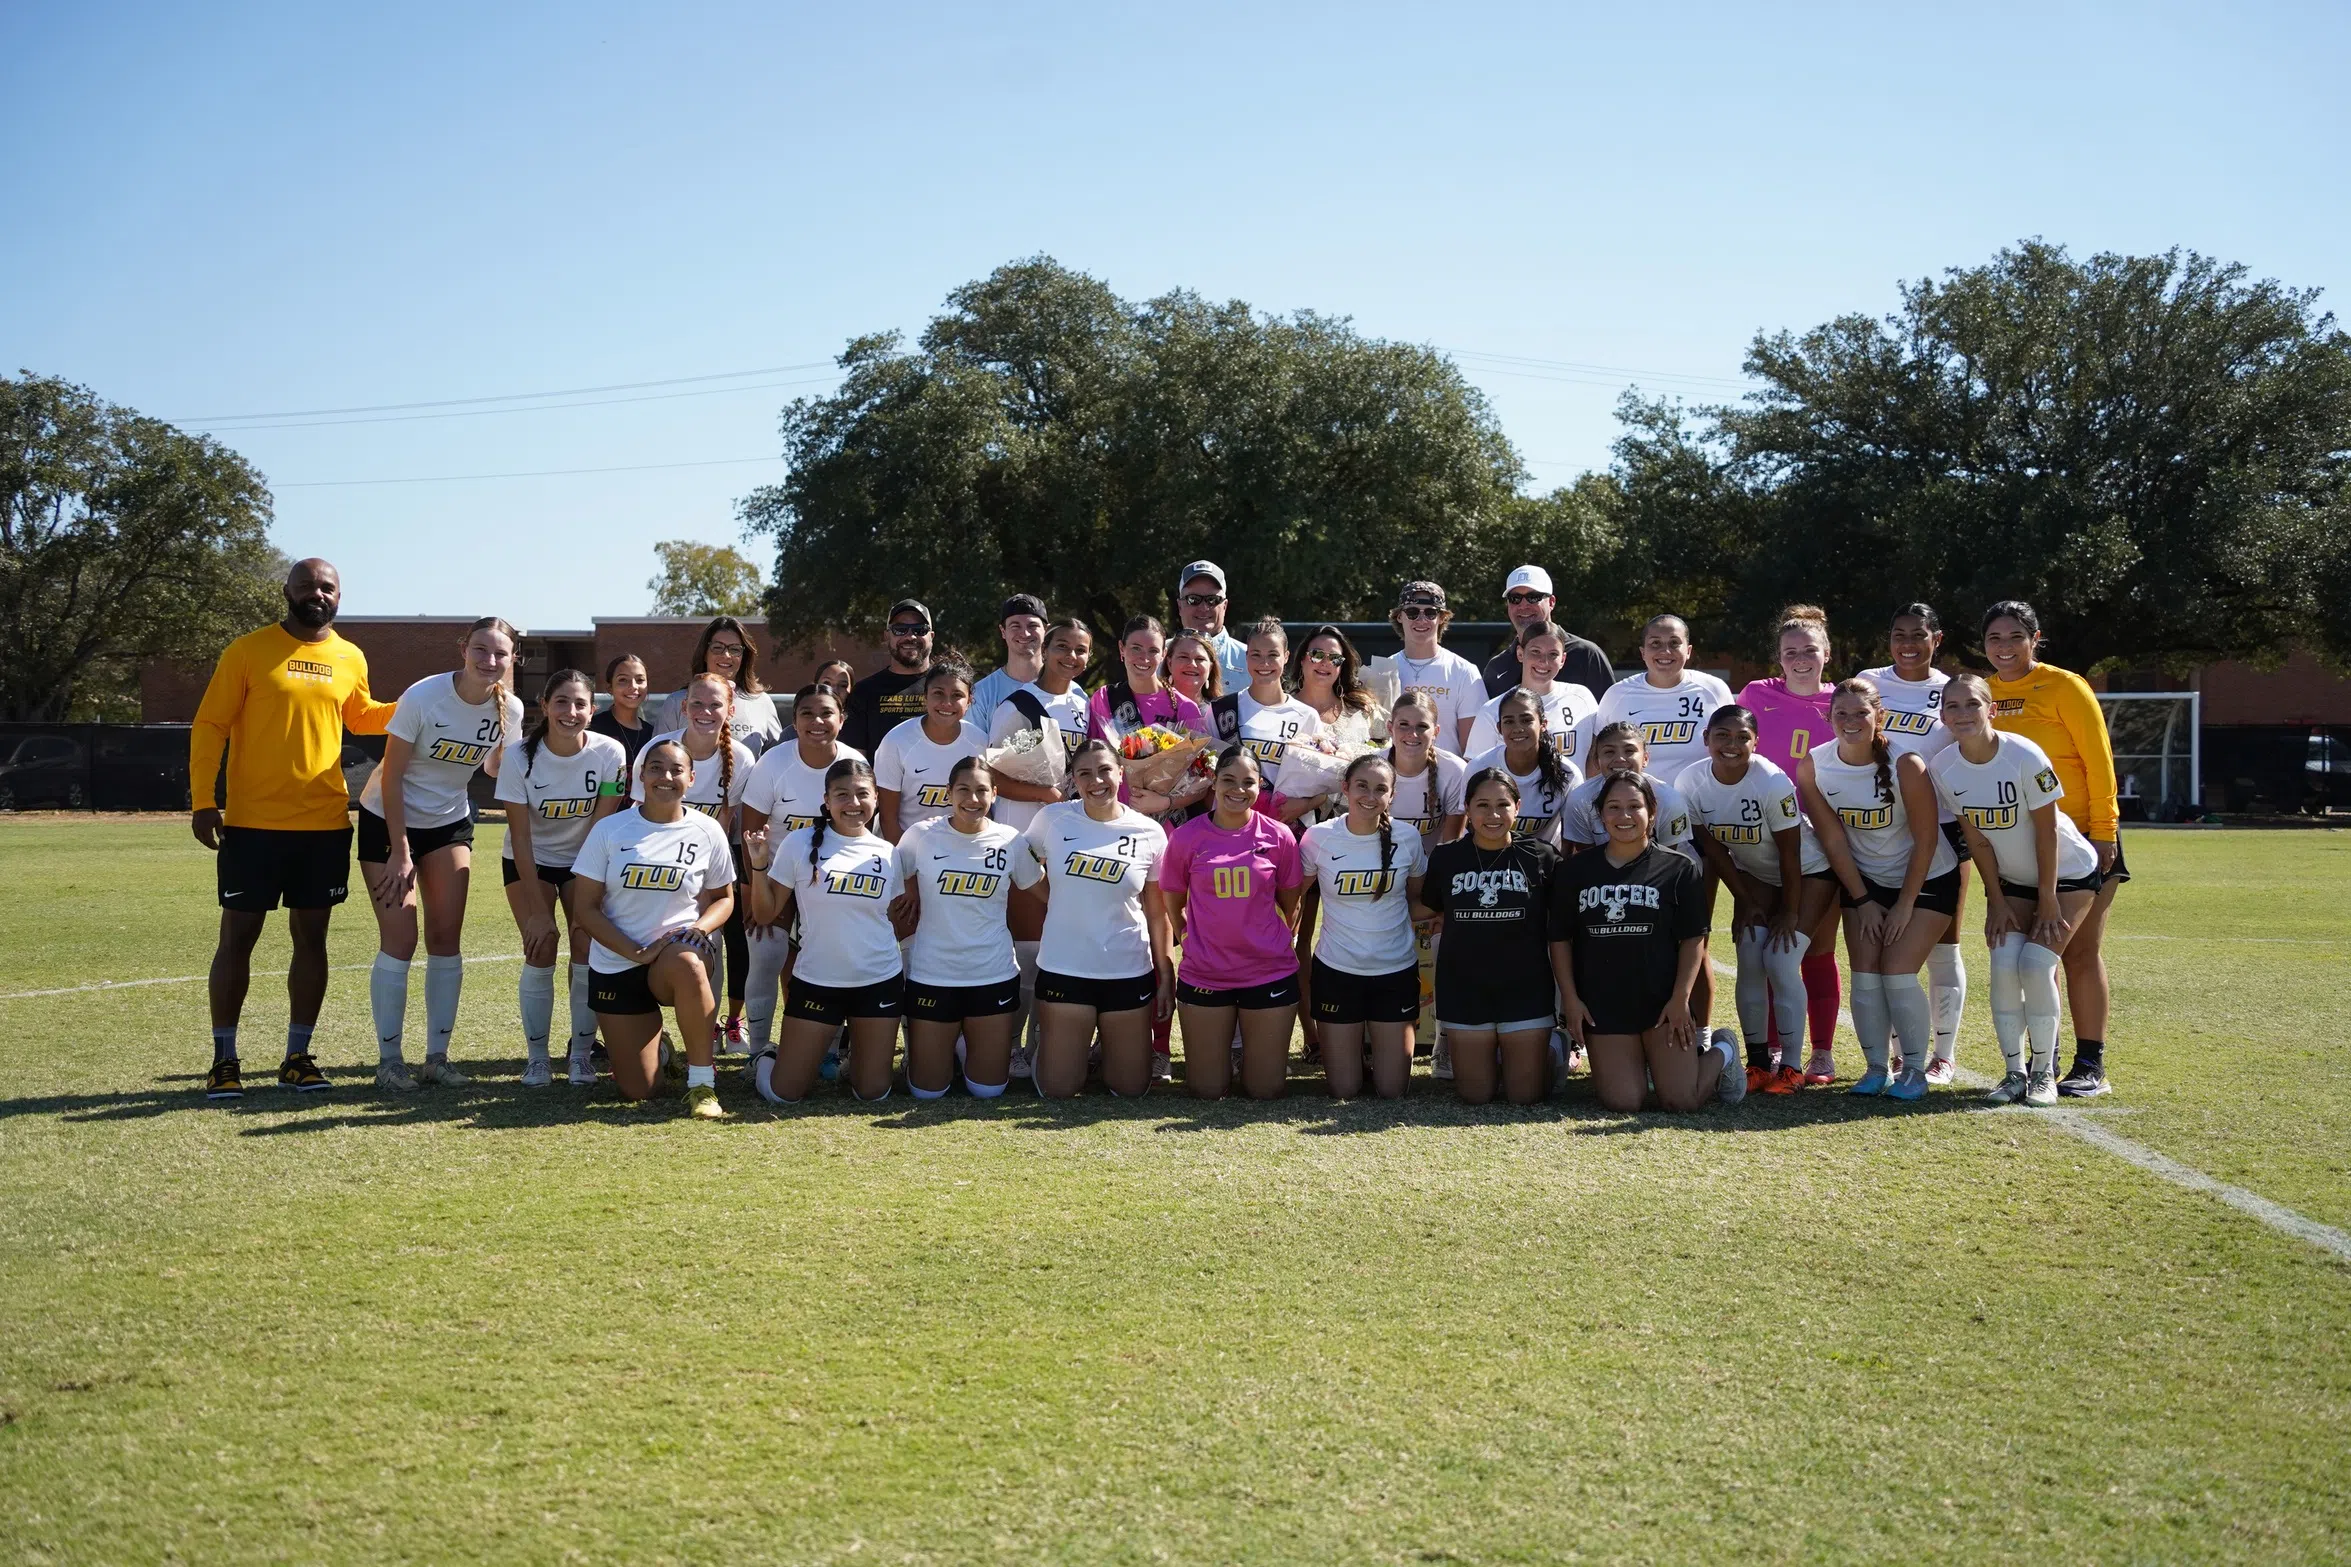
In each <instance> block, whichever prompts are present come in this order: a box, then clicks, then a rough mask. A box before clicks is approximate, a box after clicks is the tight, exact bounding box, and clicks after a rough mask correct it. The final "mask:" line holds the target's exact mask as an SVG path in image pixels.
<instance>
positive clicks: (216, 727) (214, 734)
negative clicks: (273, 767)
mask: <svg viewBox="0 0 2351 1567" xmlns="http://www.w3.org/2000/svg"><path fill="white" fill-rule="evenodd" d="M243 654H244V649H243V647H242V646H241V645H240V644H238V643H235V642H232V643H230V644H229V645H228V647H227V648H226V649H224V650H223V651H222V653H221V655H220V661H219V662H218V663H216V664H214V665H213V666H212V681H211V683H210V684H208V685H207V686H205V688H204V700H203V701H201V702H199V703H197V704H196V717H195V719H194V721H193V722H191V723H190V724H189V726H188V799H189V801H190V802H191V803H192V804H193V805H194V806H195V808H196V809H197V810H199V811H217V810H219V809H220V791H219V790H218V788H217V787H216V784H217V782H218V780H219V778H220V759H221V757H222V756H224V755H226V754H227V752H228V748H229V729H230V728H231V726H233V725H234V724H235V723H236V721H237V717H238V715H239V714H241V713H242V712H244V710H245V687H246V674H245V659H244V656H243Z"/></svg>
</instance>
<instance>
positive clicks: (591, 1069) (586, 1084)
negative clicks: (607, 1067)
mask: <svg viewBox="0 0 2351 1567" xmlns="http://www.w3.org/2000/svg"><path fill="white" fill-rule="evenodd" d="M571 1086H572V1087H574V1088H593V1087H595V1086H596V1062H595V1058H594V1057H592V1056H573V1057H572V1058H571Z"/></svg>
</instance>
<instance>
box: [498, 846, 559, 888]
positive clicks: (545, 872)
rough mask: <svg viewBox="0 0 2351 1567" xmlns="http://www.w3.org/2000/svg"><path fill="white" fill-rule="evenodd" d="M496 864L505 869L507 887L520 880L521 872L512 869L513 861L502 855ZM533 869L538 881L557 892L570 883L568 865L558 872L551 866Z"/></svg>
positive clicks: (537, 866)
mask: <svg viewBox="0 0 2351 1567" xmlns="http://www.w3.org/2000/svg"><path fill="white" fill-rule="evenodd" d="M498 863H499V864H500V865H502V866H504V867H505V868H506V869H505V875H506V885H507V886H509V887H511V886H513V885H514V884H515V883H516V882H518V881H520V880H522V872H520V871H518V870H516V869H515V868H514V861H512V860H510V859H508V858H507V857H506V856H504V855H500V856H499V857H498ZM533 869H535V870H537V871H538V873H539V880H541V881H543V882H545V883H546V884H547V885H548V886H550V887H553V888H554V889H555V890H556V891H558V892H560V891H562V890H563V888H564V887H565V885H567V884H568V883H569V882H570V881H571V867H570V866H568V865H566V866H564V867H562V868H561V869H560V870H559V869H557V868H556V867H555V866H552V865H536V866H534V867H533Z"/></svg>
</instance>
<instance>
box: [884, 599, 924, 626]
mask: <svg viewBox="0 0 2351 1567" xmlns="http://www.w3.org/2000/svg"><path fill="white" fill-rule="evenodd" d="M909 609H911V610H913V611H914V612H915V613H916V614H917V615H920V616H921V617H922V623H923V625H924V626H926V627H927V626H929V625H930V624H931V610H930V606H929V605H927V604H925V603H924V602H923V601H922V600H921V599H900V600H899V601H898V602H897V603H895V604H892V605H891V606H890V613H889V615H888V617H887V618H889V619H891V620H896V619H897V618H898V616H899V614H900V612H902V611H904V610H909Z"/></svg>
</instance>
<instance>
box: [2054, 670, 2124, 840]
mask: <svg viewBox="0 0 2351 1567" xmlns="http://www.w3.org/2000/svg"><path fill="white" fill-rule="evenodd" d="M2059 689H2060V691H2061V693H2062V694H2061V695H2060V696H2059V697H2058V699H2057V716H2058V717H2059V718H2060V719H2061V720H2063V722H2064V724H2065V728H2066V732H2067V733H2069V734H2070V735H2072V736H2073V744H2074V749H2075V750H2076V751H2077V752H2079V753H2080V755H2081V759H2082V777H2083V780H2084V782H2085V784H2086V786H2087V787H2088V790H2089V795H2090V801H2089V806H2090V825H2089V835H2090V836H2091V837H2092V838H2094V839H2096V840H2097V841H2098V842H2100V843H2112V842H2113V841H2114V835H2115V831H2116V827H2117V825H2118V824H2119V823H2120V822H2121V820H2122V812H2121V808H2120V807H2119V806H2118V805H2117V804H2116V803H2115V798H2114V796H2115V782H2114V738H2113V737H2112V736H2111V735H2109V734H2108V733H2107V732H2106V710H2105V709H2104V708H2102V707H2100V706H2099V705H2098V694H2097V693H2096V692H2095V691H2092V690H2091V689H2090V683H2089V682H2088V681H2087V680H2084V679H2082V678H2081V677H2080V676H2079V675H2075V676H2073V677H2071V678H2069V679H2068V680H2066V681H2065V682H2064V683H2063V685H2062V686H2061V687H2060V688H2059Z"/></svg>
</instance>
